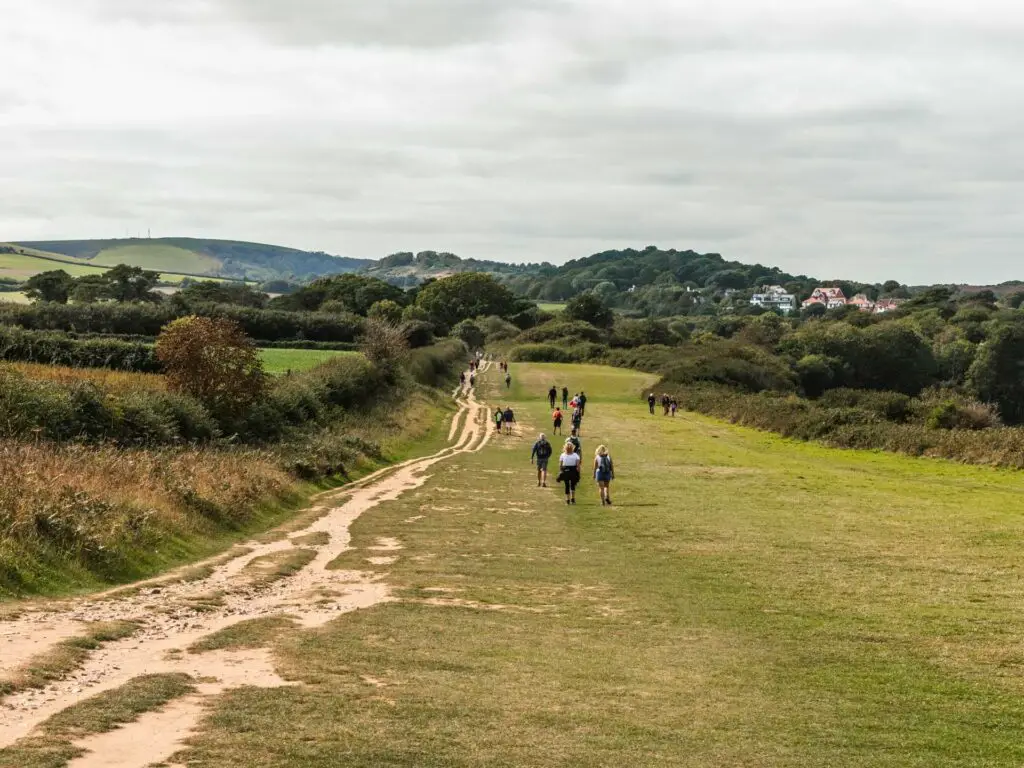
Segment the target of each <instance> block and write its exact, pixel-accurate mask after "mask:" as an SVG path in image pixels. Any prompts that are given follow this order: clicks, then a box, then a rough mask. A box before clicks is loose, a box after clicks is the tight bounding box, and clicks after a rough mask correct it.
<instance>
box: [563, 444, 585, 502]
mask: <svg viewBox="0 0 1024 768" xmlns="http://www.w3.org/2000/svg"><path fill="white" fill-rule="evenodd" d="M581 461H582V458H581V456H580V455H579V454H578V453H576V446H574V445H573V444H572V443H570V442H566V444H565V449H564V450H563V451H562V455H561V456H559V457H558V468H559V470H560V472H559V474H558V479H559V480H561V481H562V482H563V483H565V503H566V504H575V503H576V486H577V485H579V482H580V462H581Z"/></svg>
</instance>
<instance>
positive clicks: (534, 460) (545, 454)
mask: <svg viewBox="0 0 1024 768" xmlns="http://www.w3.org/2000/svg"><path fill="white" fill-rule="evenodd" d="M554 452H555V450H554V448H552V447H551V443H549V442H548V439H547V438H546V437H545V436H544V435H541V436H540V437H539V438H537V442H536V443H534V444H533V451H532V452H531V453H530V463H531V464H536V466H537V487H538V488H547V487H548V461H550V459H551V454H552V453H554Z"/></svg>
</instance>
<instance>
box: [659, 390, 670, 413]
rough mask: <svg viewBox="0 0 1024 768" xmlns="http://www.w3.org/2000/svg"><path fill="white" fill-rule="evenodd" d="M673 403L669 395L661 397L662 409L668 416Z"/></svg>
mask: <svg viewBox="0 0 1024 768" xmlns="http://www.w3.org/2000/svg"><path fill="white" fill-rule="evenodd" d="M671 403H672V401H671V400H669V397H668V395H667V394H664V395H662V396H661V407H662V408H664V409H665V415H666V416H668V408H669V405H671Z"/></svg>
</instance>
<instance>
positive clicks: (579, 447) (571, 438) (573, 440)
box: [565, 429, 583, 456]
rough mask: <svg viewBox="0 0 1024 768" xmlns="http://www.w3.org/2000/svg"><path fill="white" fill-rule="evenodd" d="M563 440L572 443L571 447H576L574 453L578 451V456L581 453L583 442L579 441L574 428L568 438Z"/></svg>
mask: <svg viewBox="0 0 1024 768" xmlns="http://www.w3.org/2000/svg"><path fill="white" fill-rule="evenodd" d="M565 442H567V443H572V447H573V448H575V449H576V453H578V454H579V455H580V456H582V455H583V443H581V442H580V436H579V435H577V434H576V430H575V429H574V430H573V431H572V433H571V434H570V435H569V439H568V440H566V441H565Z"/></svg>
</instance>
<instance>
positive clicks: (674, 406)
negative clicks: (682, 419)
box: [668, 397, 679, 419]
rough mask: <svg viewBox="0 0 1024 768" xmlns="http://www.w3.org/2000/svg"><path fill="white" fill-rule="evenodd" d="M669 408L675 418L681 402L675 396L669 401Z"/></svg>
mask: <svg viewBox="0 0 1024 768" xmlns="http://www.w3.org/2000/svg"><path fill="white" fill-rule="evenodd" d="M668 409H669V410H670V411H671V412H672V418H673V419H674V418H675V417H676V411H678V410H679V403H677V402H676V399H675V398H674V397H673V398H672V400H670V401H669V404H668Z"/></svg>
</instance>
